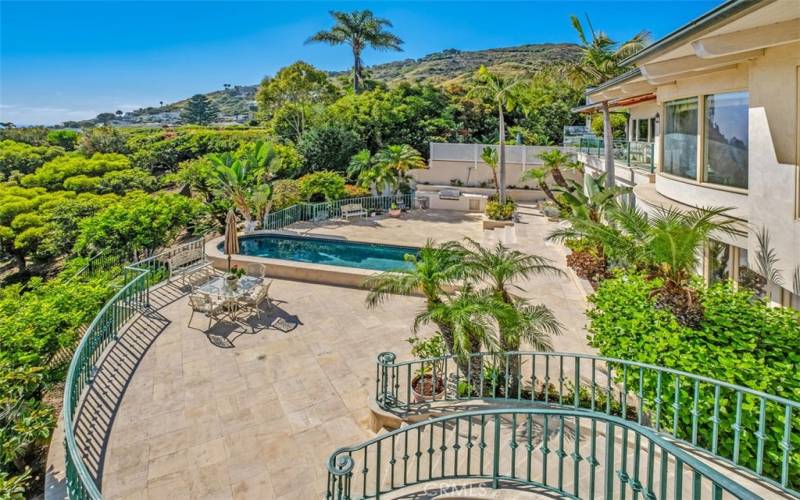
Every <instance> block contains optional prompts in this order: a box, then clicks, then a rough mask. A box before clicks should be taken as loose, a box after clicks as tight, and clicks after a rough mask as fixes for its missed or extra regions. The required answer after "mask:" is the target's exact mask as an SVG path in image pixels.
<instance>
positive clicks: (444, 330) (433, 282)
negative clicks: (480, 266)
mask: <svg viewBox="0 0 800 500" xmlns="http://www.w3.org/2000/svg"><path fill="white" fill-rule="evenodd" d="M405 260H406V262H409V263H410V264H411V266H410V267H409V268H408V269H401V270H397V271H389V272H384V273H381V274H377V275H373V276H371V277H369V278H367V280H366V281H365V282H364V287H365V288H368V289H369V290H370V291H369V293H368V294H367V299H366V303H367V307H369V308H372V307H376V306H377V305H379V304H381V303H382V302H383V301H385V300H386V299H388V298H389V297H391V296H392V295H412V294H415V293H420V294H422V296H423V297H425V301H426V310H431V309H433V308H435V307H437V306H438V305H439V304H441V303H442V302H444V299H445V297H446V295H447V294H448V290H449V289H450V288H452V287H453V286H454V285H455V284H456V283H457V281H458V280H459V279H461V277H462V276H463V266H462V265H461V259H460V257H459V254H458V252H456V251H454V247H453V245H449V244H445V245H442V246H436V245H434V243H433V242H432V241H431V240H428V241H427V242H426V243H425V246H424V247H422V248H421V249H420V251H419V254H418V255H412V254H407V255H406V256H405ZM431 321H433V322H434V323H436V325H437V326H438V327H439V331H440V332H441V334H442V338H443V339H444V341H445V345H446V346H447V349H448V351H449V352H450V353H454V352H456V346H455V340H454V337H453V332H452V327H451V325H450V324H449V323H448V322H447V321H441V322H439V321H438V320H437V319H436V318H433V317H432V318H431Z"/></svg>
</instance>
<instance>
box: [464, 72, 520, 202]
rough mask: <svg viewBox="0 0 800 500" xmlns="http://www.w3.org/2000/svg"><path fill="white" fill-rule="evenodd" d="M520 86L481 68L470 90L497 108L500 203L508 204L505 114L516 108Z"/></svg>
mask: <svg viewBox="0 0 800 500" xmlns="http://www.w3.org/2000/svg"><path fill="white" fill-rule="evenodd" d="M518 85H519V80H517V79H507V78H503V77H501V76H499V75H495V74H493V73H492V72H490V71H489V70H488V69H486V67H485V66H481V67H480V69H478V74H477V77H476V83H475V86H474V87H472V89H470V91H469V93H468V95H469V96H470V97H478V98H481V99H487V100H490V101H493V102H494V104H495V105H496V106H497V117H498V132H499V133H498V135H499V144H500V159H499V163H500V184H499V190H500V203H503V204H505V202H506V121H505V112H506V111H512V110H513V109H514V108H515V107H516V99H515V94H514V92H515V90H516V87H517V86H518Z"/></svg>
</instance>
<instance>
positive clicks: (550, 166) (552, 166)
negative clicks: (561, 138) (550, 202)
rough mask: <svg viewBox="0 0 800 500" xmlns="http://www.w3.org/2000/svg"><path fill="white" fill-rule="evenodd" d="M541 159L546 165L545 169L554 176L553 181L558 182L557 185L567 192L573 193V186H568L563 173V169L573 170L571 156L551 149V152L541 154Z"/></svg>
mask: <svg viewBox="0 0 800 500" xmlns="http://www.w3.org/2000/svg"><path fill="white" fill-rule="evenodd" d="M539 158H541V160H542V162H543V163H544V167H545V168H546V169H547V170H548V171H549V172H550V174H551V175H552V176H553V180H554V181H555V182H556V184H558V185H559V186H560V187H561V189H563V190H565V191H568V192H569V191H571V190H572V186H570V185H569V184H567V181H566V179H564V174H563V173H562V172H561V169H562V168H571V166H572V163H571V162H570V160H571V158H570V155H568V154H566V153H563V152H561V151H560V150H558V149H551V150H550V151H545V152H544V153H541V154H540V155H539Z"/></svg>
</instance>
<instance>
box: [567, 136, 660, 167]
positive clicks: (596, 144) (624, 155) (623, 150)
mask: <svg viewBox="0 0 800 500" xmlns="http://www.w3.org/2000/svg"><path fill="white" fill-rule="evenodd" d="M604 145H605V141H604V140H603V139H595V138H589V137H582V138H581V140H580V144H579V146H578V152H579V153H585V154H587V155H591V156H597V157H603V155H605V148H604ZM613 151H614V159H615V160H617V161H619V162H622V163H624V164H625V165H627V166H629V167H633V168H641V169H645V170H647V171H649V172H650V173H651V174H652V173H653V172H654V171H655V156H654V155H655V145H654V144H653V143H652V142H645V141H623V140H615V141H614V149H613Z"/></svg>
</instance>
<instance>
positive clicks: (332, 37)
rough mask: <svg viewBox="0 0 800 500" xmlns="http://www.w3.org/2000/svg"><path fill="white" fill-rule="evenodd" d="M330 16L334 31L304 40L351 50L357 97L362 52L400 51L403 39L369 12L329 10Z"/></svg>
mask: <svg viewBox="0 0 800 500" xmlns="http://www.w3.org/2000/svg"><path fill="white" fill-rule="evenodd" d="M330 15H331V17H333V19H334V20H335V21H336V23H335V24H334V26H333V28H331V29H330V30H329V31H320V32H318V33H316V34H315V35H313V36H311V37H310V38H309V39H308V40H306V43H315V42H323V43H327V44H330V45H343V44H347V45H350V48H351V49H352V51H353V92H355V93H356V94H358V92H359V90H360V87H361V81H362V78H363V61H362V60H361V52H362V51H363V50H364V49H365V48H367V47H371V48H373V49H376V50H395V51H398V52H401V51H402V50H403V49H402V48H400V46H401V45H402V44H403V40H401V39H400V37H398V36H397V35H395V34H393V33H391V32H389V31H387V30H386V29H385V28H391V27H392V23H391V22H390V21H389V20H388V19H383V18H380V17H375V15H374V14H373V13H372V11H370V10H366V9H365V10H354V11H353V12H339V11H331V12H330Z"/></svg>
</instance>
